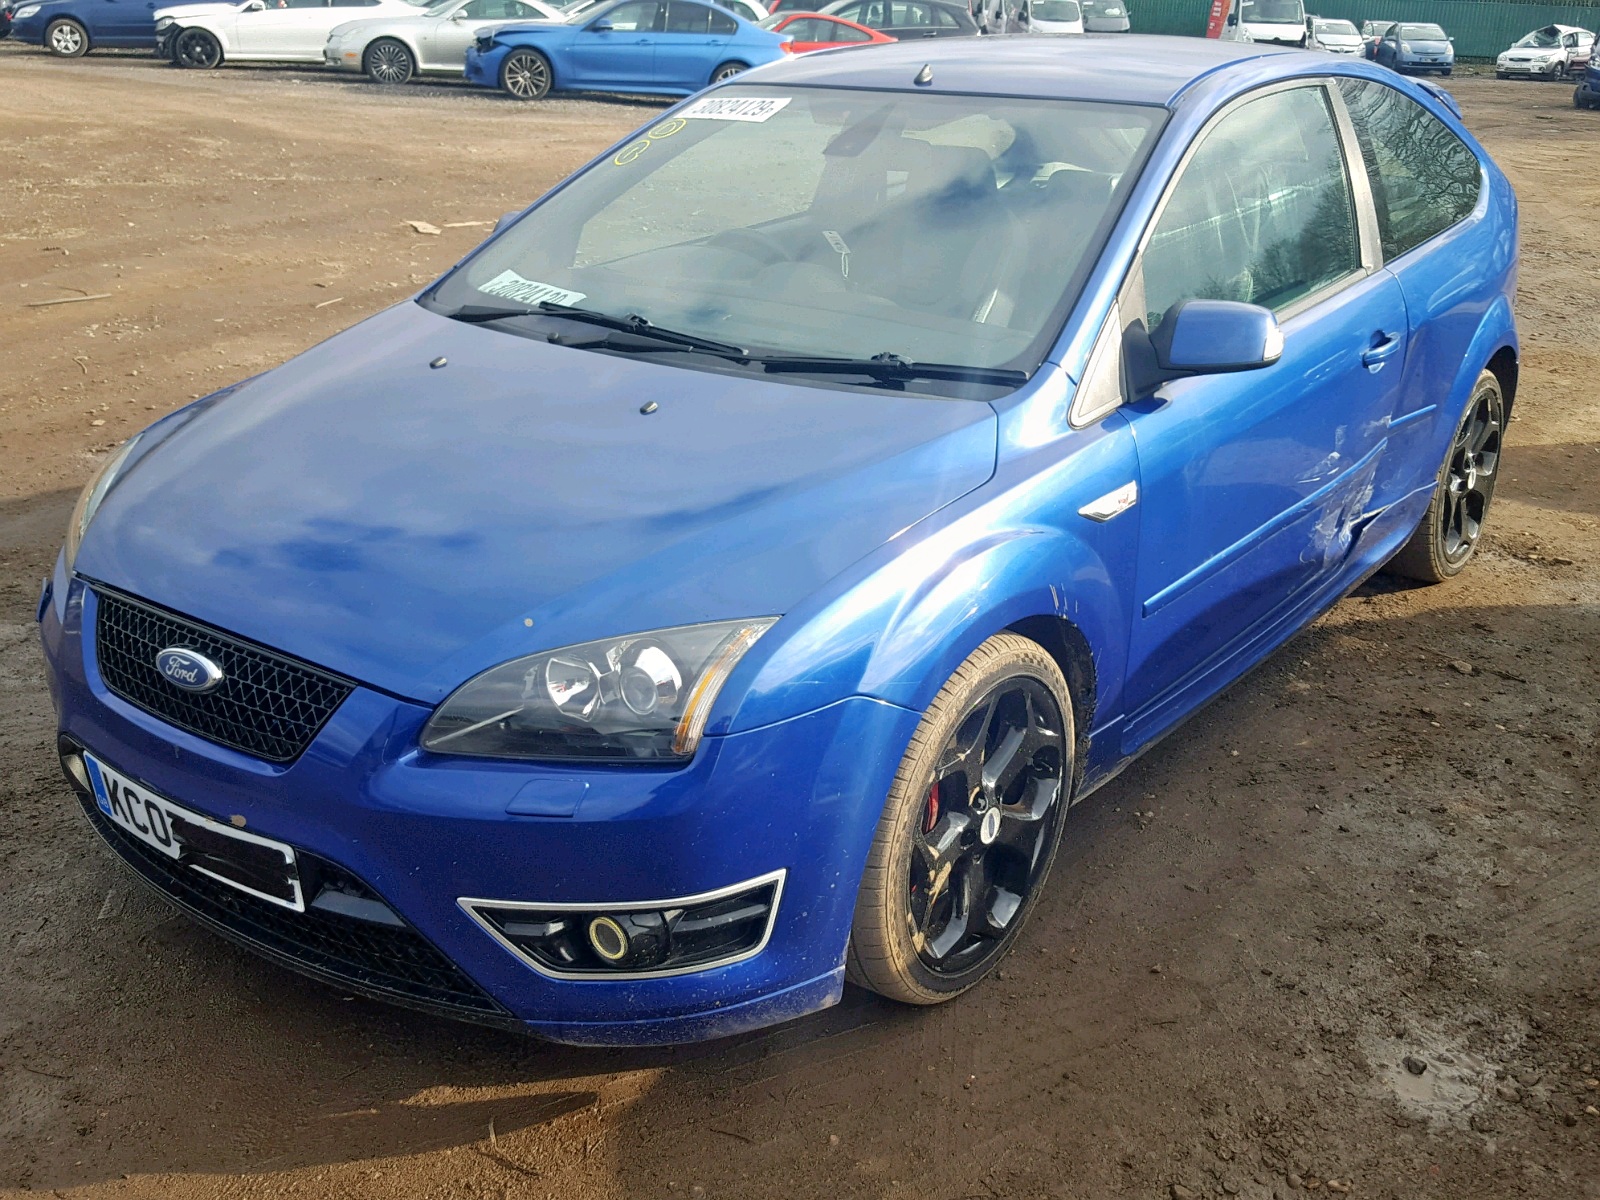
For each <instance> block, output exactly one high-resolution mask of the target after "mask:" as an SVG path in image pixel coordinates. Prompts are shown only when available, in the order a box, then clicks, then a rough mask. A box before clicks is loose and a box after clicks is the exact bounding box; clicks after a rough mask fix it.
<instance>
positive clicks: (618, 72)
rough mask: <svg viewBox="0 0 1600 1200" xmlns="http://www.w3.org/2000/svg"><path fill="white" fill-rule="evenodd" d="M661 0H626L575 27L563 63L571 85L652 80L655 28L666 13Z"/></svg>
mask: <svg viewBox="0 0 1600 1200" xmlns="http://www.w3.org/2000/svg"><path fill="white" fill-rule="evenodd" d="M665 8H666V4H665V3H664V0H628V2H627V3H626V4H619V5H617V6H616V7H615V8H611V9H609V10H607V11H606V12H603V13H600V14H599V15H597V16H596V17H595V19H594V20H592V21H590V22H589V23H588V24H586V25H585V26H584V27H583V28H582V29H580V30H578V31H577V32H576V33H575V34H574V35H573V36H572V39H571V41H570V42H569V43H568V45H567V52H566V54H565V56H564V62H563V63H560V64H557V66H556V76H557V79H560V77H561V74H562V72H563V67H564V68H565V74H566V76H567V82H568V83H570V84H571V85H572V86H573V87H582V86H585V85H589V86H598V85H600V84H612V83H635V84H653V83H654V82H655V55H656V30H657V29H659V28H660V22H661V20H662V18H663V17H664V16H665V13H664V12H663V11H662V10H663V9H665Z"/></svg>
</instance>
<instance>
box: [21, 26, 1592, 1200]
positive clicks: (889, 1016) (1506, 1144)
mask: <svg viewBox="0 0 1600 1200" xmlns="http://www.w3.org/2000/svg"><path fill="white" fill-rule="evenodd" d="M0 83H3V93H4V95H5V98H6V107H7V109H8V110H9V112H10V114H11V121H10V123H9V129H8V132H7V135H6V138H7V146H6V149H5V152H4V158H3V160H0V162H3V167H0V197H3V203H4V220H3V222H0V315H3V318H4V321H3V329H4V332H3V334H0V341H3V345H4V351H3V353H0V712H3V713H4V714H5V717H6V720H5V721H4V723H3V725H0V1196H4V1197H8V1198H9V1197H18V1196H22V1195H26V1194H33V1193H37V1192H44V1193H47V1194H51V1195H55V1196H62V1197H65V1196H70V1197H80V1196H94V1197H161V1198H171V1200H193V1198H197V1197H239V1198H247V1197H248V1198H254V1197H270V1196H294V1197H305V1198H308V1200H310V1198H316V1197H330V1198H332V1197H338V1198H346V1197H350V1198H372V1200H399V1198H402V1197H404V1198H407V1200H410V1198H422V1197H439V1198H441V1200H443V1198H450V1200H457V1198H460V1200H468V1198H485V1197H488V1198H494V1200H503V1198H523V1197H528V1198H539V1197H546V1196H549V1197H556V1196H559V1197H563V1198H572V1200H589V1198H602V1197H605V1198H609V1197H670V1196H706V1197H739V1198H740V1200H763V1198H767V1197H810V1196H828V1197H834V1198H839V1197H855V1196H861V1197H896V1198H899V1197H906V1198H909V1197H917V1198H919V1200H956V1198H959V1197H990V1196H997V1197H1078V1198H1091V1200H1092V1198H1098V1197H1122V1196H1128V1197H1151V1198H1155V1197H1169V1196H1174V1197H1176V1196H1186V1195H1190V1194H1193V1195H1205V1196H1210V1195H1218V1196H1222V1195H1227V1196H1233V1195H1238V1196H1244V1197H1247V1198H1249V1197H1257V1198H1265V1197H1270V1196H1279V1197H1287V1196H1290V1195H1295V1194H1298V1193H1299V1192H1300V1191H1309V1192H1313V1193H1324V1194H1325V1193H1333V1194H1340V1193H1343V1192H1345V1191H1346V1190H1348V1192H1349V1194H1351V1195H1355V1196H1374V1197H1394V1198H1396V1200H1410V1198H1412V1197H1452V1198H1455V1197H1480V1196H1481V1197H1502V1196H1524V1195H1525V1196H1531V1197H1552V1198H1555V1197H1560V1198H1569V1197H1588V1198H1594V1197H1600V1112H1597V1111H1596V1108H1597V1106H1600V1083H1597V1082H1596V1078H1597V1077H1600V1011H1597V1010H1600V826H1597V820H1596V796H1597V792H1600V772H1597V765H1600V760H1597V755H1596V730H1597V725H1600V686H1597V679H1600V486H1597V482H1600V412H1597V409H1596V402H1595V395H1596V393H1595V380H1596V379H1600V319H1597V317H1596V313H1597V312H1600V253H1597V249H1596V247H1597V244H1600V242H1597V239H1596V236H1595V225H1594V214H1595V213H1596V211H1600V174H1597V172H1596V171H1595V164H1596V162H1597V161H1600V114H1597V113H1588V112H1576V111H1574V110H1573V109H1572V108H1571V106H1570V104H1569V101H1568V97H1569V95H1570V91H1569V90H1568V89H1567V88H1564V87H1560V86H1541V85H1534V84H1517V83H1496V82H1494V81H1493V80H1490V79H1485V78H1457V79H1455V80H1453V81H1452V88H1453V90H1454V91H1455V92H1456V94H1457V95H1458V97H1459V98H1460V100H1461V102H1462V104H1463V105H1464V107H1465V110H1466V113H1467V117H1468V121H1469V123H1470V124H1471V126H1472V127H1473V128H1474V129H1475V130H1476V131H1477V132H1478V133H1479V135H1480V136H1481V137H1482V138H1483V140H1484V142H1485V143H1486V144H1487V145H1488V147H1489V148H1490V150H1491V151H1492V152H1493V153H1494V154H1495V155H1496V156H1497V157H1498V159H1499V161H1500V162H1501V164H1502V165H1503V166H1504V167H1505V168H1506V170H1507V171H1508V172H1509V174H1510V175H1511V177H1512V179H1513V180H1514V181H1515V183H1516V185H1517V188H1518V190H1519V193H1520V195H1521V198H1522V213H1523V260H1522V261H1523V273H1522V280H1521V286H1522V295H1521V302H1520V318H1521V321H1522V329H1523V334H1524V338H1525V352H1526V359H1525V367H1524V372H1523V381H1522V388H1521V393H1520V395H1519V397H1518V402H1517V409H1516V415H1515V418H1514V423H1513V424H1512V426H1511V430H1510V437H1509V448H1508V450H1507V454H1506V463H1507V471H1506V477H1505V478H1503V480H1502V482H1501V485H1500V492H1499V496H1498V498H1497V501H1496V511H1495V513H1494V516H1493V520H1492V522H1491V531H1490V534H1489V536H1488V540H1487V543H1486V545H1485V547H1484V550H1483V553H1482V555H1481V557H1480V560H1479V561H1478V562H1477V564H1476V565H1475V566H1474V567H1473V568H1472V569H1471V570H1470V571H1469V572H1468V573H1467V574H1466V575H1465V576H1464V577H1463V578H1461V579H1459V580H1457V581H1455V582H1453V583H1451V584H1449V585H1446V586H1443V587H1438V588H1418V589H1404V588H1399V587H1396V586H1394V585H1391V584H1385V583H1378V584H1373V585H1369V586H1368V587H1366V588H1364V589H1362V590H1361V591H1360V592H1358V593H1357V594H1356V595H1354V596H1352V597H1351V598H1349V599H1348V600H1346V601H1345V602H1344V603H1342V604H1340V605H1339V606H1338V608H1337V609H1336V610H1335V611H1333V612H1332V613H1331V614H1329V615H1328V616H1327V617H1326V618H1325V619H1324V620H1322V621H1321V622H1319V623H1318V624H1317V625H1316V626H1315V627H1314V628H1313V629H1311V630H1309V631H1308V632H1306V633H1305V634H1303V635H1302V636H1301V637H1299V638H1298V639H1297V640H1296V641H1294V642H1293V643H1292V644H1291V645H1289V646H1288V647H1287V648H1285V649H1284V650H1283V651H1282V652H1280V653H1279V654H1278V655H1277V656H1276V658H1275V659H1274V660H1273V661H1272V662H1270V663H1269V664H1268V665H1267V666H1266V667H1264V668H1263V669H1261V670H1260V671H1258V672H1257V673H1256V674H1254V675H1253V676H1252V677H1250V678H1249V679H1247V680H1245V681H1244V682H1242V683H1240V684H1238V685H1237V686H1235V687H1234V688H1233V689H1232V690H1231V691H1230V692H1229V693H1228V694H1227V695H1226V696H1225V697H1223V698H1222V699H1221V700H1220V701H1219V702H1217V703H1216V704H1214V705H1212V706H1211V707H1210V708H1209V709H1208V710H1206V711H1205V712H1204V713H1202V714H1201V715H1200V716H1199V717H1197V718H1196V719H1195V720H1194V721H1192V722H1191V723H1190V724H1189V725H1188V726H1187V727H1186V728H1185V729H1183V730H1181V731H1180V732H1178V733H1177V734H1176V735H1174V736H1173V737H1171V738H1170V739H1169V740H1168V741H1167V742H1166V743H1165V744H1164V745H1163V746H1162V747H1160V748H1159V749H1158V750H1157V751H1156V752H1155V753H1153V754H1151V755H1149V756H1148V757H1147V758H1145V759H1144V760H1143V761H1142V762H1141V763H1139V764H1138V765H1136V766H1135V767H1134V768H1133V769H1131V770H1129V771H1128V772H1127V773H1126V774H1125V775H1123V776H1122V777H1121V778H1120V779H1119V780H1117V781H1116V782H1115V783H1113V784H1112V785H1110V786H1108V787H1107V788H1105V789H1103V790H1102V791H1101V792H1099V793H1098V794H1097V795H1095V796H1094V797H1092V798H1091V799H1090V800H1088V801H1087V802H1085V803H1084V804H1083V805H1082V806H1081V807H1080V808H1078V809H1077V810H1075V812H1074V814H1073V819H1072V821H1071V822H1070V824H1069V826H1068V831H1067V835H1066V842H1065V845H1064V847H1063V851H1062V854H1061V857H1060V859H1059V861H1058V865H1057V867H1056V871H1055V876H1054V878H1053V880H1052V883H1051V887H1050V890H1049V893H1048V894H1047V895H1046V896H1045V898H1044V899H1043V902H1042V904H1041V906H1040V908H1039V910H1038V912H1037V914H1036V915H1035V917H1034V918H1033V921H1032V923H1031V925H1030V927H1029V929H1028V931H1027V933H1026V934H1025V936H1024V938H1023V940H1022V942H1021V944H1020V949H1019V951H1018V952H1017V953H1016V954H1015V955H1014V956H1013V957H1012V958H1011V959H1010V960H1009V961H1008V963H1007V964H1006V965H1005V967H1004V969H1003V972H1002V974H1001V975H1000V976H999V978H997V979H993V980H991V981H990V982H989V983H988V984H987V985H986V986H984V987H983V988H981V989H980V990H978V991H977V992H976V993H973V994H972V995H970V996H969V997H967V998H965V999H963V1000H961V1001H958V1002H956V1003H954V1004H951V1005H948V1006H946V1007H943V1008H941V1009H938V1010H935V1011H907V1010H902V1009H898V1008H894V1007H892V1006H890V1005H888V1004H886V1003H883V1002H880V1001H878V1000H876V999H874V998H872V997H869V996H866V995H862V994H860V993H856V992H851V993H849V994H847V996H846V999H845V1002H844V1003H843V1004H842V1005H841V1006H839V1007H838V1008H835V1009H832V1010H830V1011H828V1012H826V1013H824V1014H821V1015H819V1016H816V1017H814V1018H811V1019H808V1020H805V1021H802V1022H799V1023H798V1024H794V1025H791V1026H787V1027H784V1028H779V1029H775V1030H771V1031H768V1032H766V1033H764V1034H760V1035H755V1036H750V1037H746V1038H743V1039H739V1040H735V1041H732V1042H724V1043H720V1044H715V1045H710V1046H701V1047H689V1048H681V1049H675V1050H660V1051H647V1052H636V1051H609V1052H595V1051H579V1050H573V1049H567V1048H562V1047H556V1046H550V1045H544V1044H540V1043H536V1042H531V1041H524V1040H519V1039H517V1038H515V1037H511V1036H506V1035H503V1034H498V1033H491V1032H485V1031H481V1030H477V1029H474V1028H470V1027H466V1026H458V1025H455V1024H452V1023H448V1022H444V1021H439V1020H434V1019H430V1018H427V1017H422V1016H418V1015H413V1014H410V1013H407V1012H403V1011H399V1010H394V1009H390V1008H387V1007H384V1006H381V1005H377V1004H371V1003H368V1002H366V1001H362V1000H356V999H352V998H349V997H346V996H344V995H341V994H340V993H339V992H338V991H337V990H333V989H329V988H327V987H324V986H320V985H318V984H314V983H311V982H308V981H306V980H303V979H301V978H299V977H297V976H294V975H292V974H289V973H286V972H284V971H282V970H279V969H277V968H274V967H272V966H270V965H268V964H266V963H264V962H261V961H258V960H257V959H255V958H254V957H252V956H250V955H248V954H246V953H244V952H242V951H239V950H236V949H234V948H233V947H231V946H230V945H227V944H225V943H223V942H221V941H220V940H218V939H217V938H215V937H213V936H211V935H210V934H207V933H205V932H203V931H202V930H200V929H199V928H197V927H196V926H194V925H193V924H191V923H190V922H189V921H188V920H186V919H184V918H182V917H179V916H177V915H175V914H173V913H172V912H170V911H169V910H168V909H166V908H165V907H163V906H162V905H161V904H160V903H159V902H158V901H156V900H154V899H151V898H149V897H148V896H147V895H146V894H145V893H143V892H142V891H141V890H140V889H139V888H138V885H136V884H134V883H132V882H131V881H130V880H129V879H128V878H127V877H125V876H124V875H123V874H122V873H121V872H120V871H119V869H118V868H117V867H116V866H115V865H114V864H113V863H112V862H111V861H110V859H109V857H108V856H107V855H106V854H105V853H103V852H102V851H101V850H100V848H99V847H98V846H97V845H96V844H95V843H94V841H93V838H92V835H91V834H90V833H89V831H88V830H87V829H86V828H85V827H84V825H83V822H82V820H81V818H80V817H79V816H78V815H77V813H76V811H75V805H74V804H73V802H72V801H71V799H70V797H69V795H68V792H67V789H66V787H65V786H64V784H63V783H62V782H61V780H60V779H59V777H58V774H57V769H56V766H55V763H54V758H53V754H52V750H51V746H52V736H53V725H52V720H51V716H50V706H49V701H48V699H47V697H46V694H45V687H44V681H43V678H42V674H41V670H40V660H39V653H38V648H37V642H36V635H35V631H34V626H33V617H32V613H33V605H34V600H35V597H36V596H37V594H38V587H39V581H40V578H41V577H42V576H43V575H44V574H45V572H46V571H47V569H48V567H49V564H50V563H51V561H52V560H53V559H54V556H55V554H56V548H57V545H58V543H59V541H60V535H61V531H62V529H63V527H64V525H65V522H66V517H67V513H68V510H69V508H70V507H71V504H72V500H73V497H74V495H75V493H76V491H77V490H78V488H79V487H80V486H81V484H82V482H83V480H84V478H85V476H87V475H88V474H89V472H90V470H91V469H92V467H93V464H94V463H95V462H96V461H97V458H98V457H99V456H101V455H103V453H104V451H105V450H106V449H107V448H109V447H110V446H112V445H113V444H115V443H116V442H118V441H119V440H121V439H122V438H124V437H125V436H127V435H128V434H130V433H132V432H133V431H135V430H136V429H138V428H139V427H140V426H142V425H144V424H145V423H146V422H147V421H149V420H151V419H152V418H153V417H154V416H155V415H156V414H159V413H163V412H166V411H168V410H170V409H172V408H174V407H176V406H178V405H180V404H183V403H185V402H186V401H188V400H189V399H190V397H193V396H196V395H199V394H201V393H203V392H206V391H209V390H211V389H212V388H214V387H216V386H219V385H221V384H223V383H226V382H228V381H231V380H234V379H237V378H240V377H242V376H245V375H248V374H251V373H253V372H256V371H259V370H262V369H264V368H266V367H269V366H271V365H273V364H275V363H278V362H280V361H282V360H283V359H285V358H287V357H288V356H290V355H291V354H293V353H295V352H296V351H298V350H300V349H302V348H304V347H306V346H309V345H311V344H312V343H313V342H316V341H317V340H319V339H321V338H323V337H326V336H327V335H329V334H332V333H334V332H336V331H337V330H339V329H341V328H343V327H345V326H346V325H348V324H350V323H351V322H353V321H354V320H356V319H357V318H358V317H361V316H363V315H365V314H368V313H371V312H374V311H376V310H377V309H379V308H380V307H382V306H384V305H386V304H389V303H392V302H394V301H396V300H398V299H400V298H402V297H403V296H405V295H406V294H407V292H408V291H409V290H410V289H412V288H413V287H414V286H415V285H418V284H420V283H422V282H424V281H426V280H428V279H430V278H432V277H433V276H434V275H435V274H437V273H438V272H439V271H441V270H442V269H443V268H445V267H446V266H448V265H449V264H450V263H451V262H452V261H454V260H455V259H456V258H457V257H459V256H460V255H461V254H462V253H463V252H465V251H466V250H467V249H468V248H469V247H470V246H471V245H472V244H473V243H474V241H475V240H476V239H477V238H479V237H480V236H481V235H482V234H483V232H484V231H485V229H486V226H485V225H483V224H473V225H459V226H456V224H455V223H458V222H480V223H481V222H489V221H492V220H493V219H494V218H495V217H497V216H498V215H499V214H500V213H501V212H503V211H505V210H507V209H510V208H512V207H517V206H520V205H522V204H523V203H525V202H527V201H528V200H530V199H531V198H533V197H534V196H536V195H537V194H538V193H539V192H540V191H541V190H542V189H544V188H545V187H547V186H548V185H550V184H551V183H552V182H554V181H555V180H557V179H558V178H560V177H561V176H562V175H563V174H564V173H566V172H567V171H569V170H571V169H572V168H573V167H575V166H577V165H578V164H579V163H580V162H582V161H583V160H585V159H586V158H587V157H589V156H590V155H591V154H592V153H594V152H596V151H597V150H598V149H600V148H601V147H602V146H604V145H606V144H609V143H610V142H611V141H612V140H614V139H616V138H618V137H620V136H621V135H623V134H624V133H625V132H626V131H628V130H629V129H630V128H631V127H633V126H635V125H636V124H638V123H639V122H640V121H642V120H643V119H645V118H646V117H647V116H648V115H649V114H650V112H651V111H653V109H652V108H651V106H649V105H645V104H638V103H629V102H620V101H618V102H604V101H560V102H553V103H546V104H543V105H539V106H537V107H528V106H518V105H516V104H514V103H511V102H508V101H504V100H501V99H500V98H498V97H495V96H489V95H475V94H471V93H469V92H467V91H466V90H465V89H464V88H462V87H459V86H445V85H435V86H427V87H421V86H419V87H412V88H409V89H406V90H404V91H403V92H401V93H388V92H381V91H379V90H378V89H376V88H373V87H370V86H368V85H366V84H363V83H360V82H358V81H347V80H341V79H337V78H332V77H328V76H325V75H321V74H317V73H313V72H309V71H266V70H249V69H244V70H228V71H222V72H217V73H214V74H209V75H206V74H193V73H184V72H177V71H172V70H169V69H165V68H162V67H159V66H157V65H156V64H155V63H154V62H153V61H151V60H147V59H144V58H140V57H133V56H114V55H98V56H92V57H90V58H88V59H85V60H82V61H79V62H71V63H63V62H57V61H53V60H50V59H47V58H45V57H44V56H43V55H42V54H40V53H38V52H37V51H33V50H30V49H27V48H23V47H17V46H13V45H9V44H0ZM408 220H422V221H428V222H431V223H432V224H434V225H437V226H441V227H443V231H442V232H441V233H440V234H439V235H437V236H425V235H420V234H417V233H415V232H413V230H412V229H411V228H410V227H409V226H407V225H406V224H405V222H406V221H408ZM98 293H110V295H109V296H108V297H107V298H106V299H101V300H87V301H83V302H80V303H72V304H61V305H51V306H41V307H29V306H30V305H33V304H35V303H36V302H37V301H41V300H54V299H61V298H65V297H71V296H81V295H95V294H98ZM358 449H359V439H358V438H356V437H353V438H352V452H357V451H358ZM1406 1056H1412V1057H1413V1058H1415V1059H1420V1060H1422V1061H1424V1062H1425V1063H1426V1064H1427V1069H1426V1071H1425V1072H1424V1073H1423V1074H1422V1075H1420V1076H1416V1075H1412V1074H1410V1073H1409V1072H1408V1071H1407V1070H1406V1069H1405V1068H1404V1067H1403V1066H1402V1065H1401V1064H1402V1060H1403V1059H1404V1058H1405V1057H1406Z"/></svg>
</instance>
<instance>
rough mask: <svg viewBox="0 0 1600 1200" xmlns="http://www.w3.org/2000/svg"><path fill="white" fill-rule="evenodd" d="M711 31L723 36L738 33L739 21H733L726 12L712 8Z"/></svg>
mask: <svg viewBox="0 0 1600 1200" xmlns="http://www.w3.org/2000/svg"><path fill="white" fill-rule="evenodd" d="M744 15H746V16H752V15H754V14H748V13H747V14H744ZM711 32H712V33H718V34H722V35H724V36H726V35H728V34H733V33H738V32H739V22H737V21H735V20H734V19H733V17H732V16H730V15H729V14H728V13H725V12H719V11H718V10H717V9H714V8H713V9H712V10H711Z"/></svg>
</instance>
